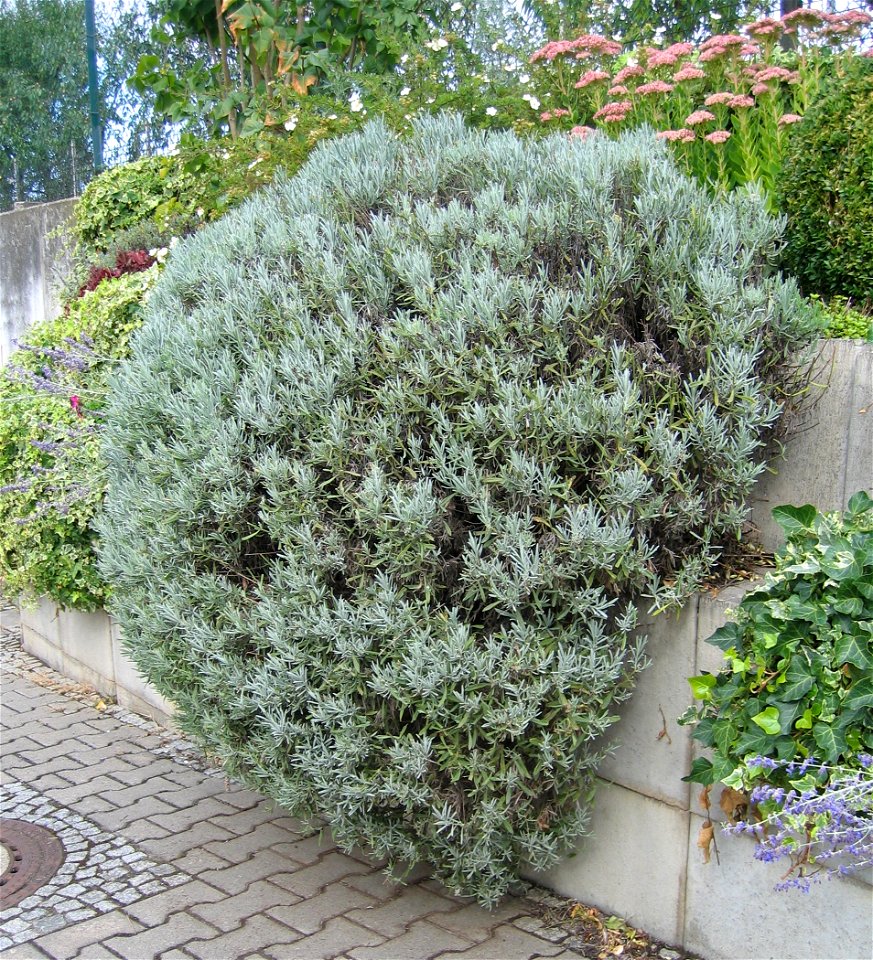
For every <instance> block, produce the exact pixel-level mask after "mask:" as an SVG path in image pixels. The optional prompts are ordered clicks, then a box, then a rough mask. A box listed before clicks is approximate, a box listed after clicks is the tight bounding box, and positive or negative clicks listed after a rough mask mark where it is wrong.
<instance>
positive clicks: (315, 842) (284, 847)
mask: <svg viewBox="0 0 873 960" xmlns="http://www.w3.org/2000/svg"><path fill="white" fill-rule="evenodd" d="M331 850H336V844H335V843H333V841H332V840H330V838H329V837H326V836H323V835H322V834H321V833H313V834H311V835H310V836H308V837H303V838H301V839H300V840H295V841H292V842H291V843H277V844H276V845H275V846H274V847H273V851H274V852H275V853H279V854H282V855H283V856H286V857H288V859H289V860H293V861H294V862H295V863H315V862H316V861H317V860H320V859H321V858H322V857H323V856H324V855H325V854H326V853H330V852H331Z"/></svg>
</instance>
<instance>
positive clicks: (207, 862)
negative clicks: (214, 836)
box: [173, 849, 230, 876]
mask: <svg viewBox="0 0 873 960" xmlns="http://www.w3.org/2000/svg"><path fill="white" fill-rule="evenodd" d="M173 863H174V865H175V866H176V867H177V868H178V869H179V870H183V871H184V872H185V873H190V874H192V875H193V876H197V875H198V874H200V873H203V872H204V871H206V870H222V869H224V868H225V867H228V866H230V864H229V863H228V862H227V861H226V860H222V859H221V857H219V856H216V855H215V854H214V853H209V852H208V851H206V850H200V849H194V850H189V851H188V852H187V853H186V854H185V856H184V857H178V858H174V860H173Z"/></svg>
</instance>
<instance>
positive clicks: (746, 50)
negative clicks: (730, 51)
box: [740, 43, 761, 57]
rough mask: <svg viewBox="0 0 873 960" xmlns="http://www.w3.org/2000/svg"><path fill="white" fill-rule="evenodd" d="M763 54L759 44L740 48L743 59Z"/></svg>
mask: <svg viewBox="0 0 873 960" xmlns="http://www.w3.org/2000/svg"><path fill="white" fill-rule="evenodd" d="M760 52H761V47H760V45H759V44H757V43H747V44H744V45H743V46H742V47H740V56H741V57H757V56H758V54H759V53H760Z"/></svg>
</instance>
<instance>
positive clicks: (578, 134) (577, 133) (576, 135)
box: [570, 127, 597, 140]
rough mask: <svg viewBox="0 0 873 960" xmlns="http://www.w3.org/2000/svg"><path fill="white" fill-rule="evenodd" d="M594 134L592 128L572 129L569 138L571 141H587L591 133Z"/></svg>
mask: <svg viewBox="0 0 873 960" xmlns="http://www.w3.org/2000/svg"><path fill="white" fill-rule="evenodd" d="M596 132H597V131H596V130H595V129H594V127H573V129H572V130H571V131H570V138H571V139H572V140H587V139H588V138H589V137H590V136H591V134H592V133H596Z"/></svg>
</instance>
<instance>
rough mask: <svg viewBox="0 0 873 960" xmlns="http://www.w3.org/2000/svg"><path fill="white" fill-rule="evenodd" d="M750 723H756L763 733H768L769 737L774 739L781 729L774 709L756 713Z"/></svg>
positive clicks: (777, 714) (776, 711)
mask: <svg viewBox="0 0 873 960" xmlns="http://www.w3.org/2000/svg"><path fill="white" fill-rule="evenodd" d="M752 723H756V724H757V725H758V726H759V727H760V728H761V729H762V730H763V731H764V733H769V734H770V736H771V737H775V736H776V734H777V733H779V732H780V731H781V729H782V728H781V727H780V726H779V711H778V710H777V709H776V707H767V709H766V710H762V711H761V712H760V713H756V714H755V716H754V717H752Z"/></svg>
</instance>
